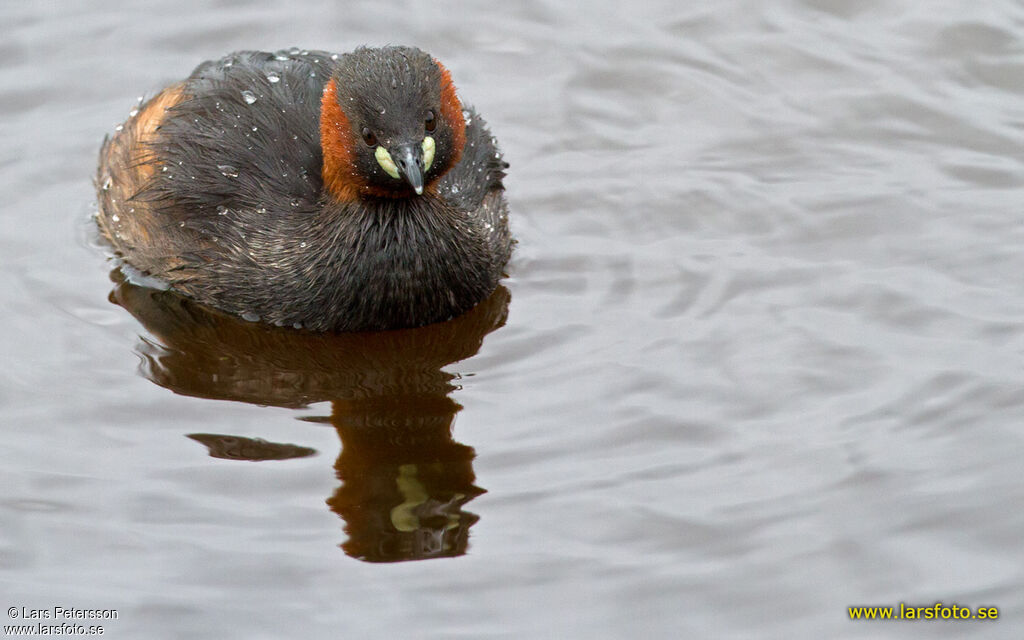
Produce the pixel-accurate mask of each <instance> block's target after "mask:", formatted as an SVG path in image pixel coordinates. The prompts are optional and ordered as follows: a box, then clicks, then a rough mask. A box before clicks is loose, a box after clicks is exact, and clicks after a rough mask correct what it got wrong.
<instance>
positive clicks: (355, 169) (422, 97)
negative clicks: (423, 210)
mask: <svg viewBox="0 0 1024 640" xmlns="http://www.w3.org/2000/svg"><path fill="white" fill-rule="evenodd" d="M465 132H466V123H465V120H464V119H463V116H462V106H461V104H460V103H459V99H458V97H457V96H456V93H455V85H454V84H452V79H451V75H450V74H449V73H448V70H447V69H445V68H444V67H443V66H442V65H441V63H439V62H437V61H436V60H434V59H433V58H431V57H430V56H429V55H427V54H426V53H424V52H422V51H420V50H419V49H415V48H410V47H383V48H380V49H370V48H360V49H356V50H355V51H354V52H352V53H349V54H345V55H343V56H341V57H340V58H339V60H338V65H337V67H336V68H335V69H334V72H333V73H332V75H331V79H330V81H329V82H328V83H327V86H326V87H324V93H323V98H322V101H321V108H320V140H321V145H322V147H323V155H324V165H323V178H324V185H325V187H326V188H327V191H328V192H329V193H330V194H331V196H332V197H334V198H335V199H336V200H340V201H351V200H355V199H357V198H360V197H392V198H406V197H416V196H419V195H422V194H423V192H424V191H429V190H431V189H432V188H433V187H434V186H435V185H436V183H437V180H438V179H439V178H440V177H441V176H442V175H444V173H445V172H447V171H448V170H449V169H451V168H452V167H453V166H454V165H455V164H456V163H457V162H458V161H459V158H460V157H461V155H462V148H463V146H464V144H465V139H466V133H465Z"/></svg>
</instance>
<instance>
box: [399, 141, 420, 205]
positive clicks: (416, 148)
mask: <svg viewBox="0 0 1024 640" xmlns="http://www.w3.org/2000/svg"><path fill="white" fill-rule="evenodd" d="M391 157H392V158H394V162H395V167H396V168H397V169H398V173H399V175H401V176H402V177H403V178H405V181H406V182H408V183H409V186H410V187H412V188H413V191H415V192H416V195H418V196H420V195H423V173H424V171H425V170H424V168H423V146H422V145H420V144H403V145H401V146H398V147H395V149H394V152H393V153H392V154H391Z"/></svg>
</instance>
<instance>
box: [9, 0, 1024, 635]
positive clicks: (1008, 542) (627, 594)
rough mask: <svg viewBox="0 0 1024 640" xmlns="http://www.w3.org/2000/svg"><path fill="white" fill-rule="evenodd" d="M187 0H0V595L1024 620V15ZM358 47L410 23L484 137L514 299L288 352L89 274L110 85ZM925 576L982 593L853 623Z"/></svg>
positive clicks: (397, 612)
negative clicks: (957, 610) (502, 164)
mask: <svg viewBox="0 0 1024 640" xmlns="http://www.w3.org/2000/svg"><path fill="white" fill-rule="evenodd" d="M191 4H192V3H164V4H160V5H154V6H152V7H149V8H148V9H146V10H145V11H142V10H139V9H138V8H136V7H135V4H134V3H112V2H102V3H100V2H95V3H66V4H65V3H60V4H58V3H52V4H49V5H43V4H42V3H38V4H34V3H21V4H17V3H8V4H6V5H4V7H3V9H0V23H2V24H3V25H4V26H3V28H2V33H3V35H4V37H3V38H2V39H0V113H2V114H3V118H2V119H0V132H2V137H3V140H4V144H3V145H2V147H0V167H2V171H0V185H2V189H3V193H4V195H5V197H4V202H3V205H2V207H3V227H2V230H0V234H2V235H0V265H2V270H0V296H2V298H0V322H2V326H3V328H4V330H3V331H2V332H0V353H2V356H3V362H4V363H5V366H4V367H3V368H2V369H0V422H2V425H3V431H4V446H3V447H2V449H0V478H2V486H3V487H4V491H3V492H2V493H3V495H2V497H0V593H2V595H3V602H2V604H4V605H5V608H6V607H10V606H18V607H21V606H25V607H51V608H52V607H53V606H54V605H61V606H65V607H102V608H114V609H117V610H118V612H119V616H120V617H119V619H118V620H117V621H110V622H108V623H107V630H106V631H107V632H106V634H105V635H106V637H115V638H119V637H124V638H129V637H131V638H142V637H145V638H178V637H197V638H198V637H202V638H206V637H209V638H214V637H216V638H235V637H247V638H281V637H328V636H330V637H364V636H367V635H370V634H375V635H379V636H382V637H398V636H404V637H436V638H451V637H466V638H476V637H512V636H518V637H580V638H582V637H588V638H592V637H601V638H604V637H609V638H612V637H664V638H669V637H672V638H676V637H695V638H700V637H706V638H714V637H791V638H846V637H850V638H854V637H865V638H866V637H871V638H887V637H906V636H914V637H951V636H969V637H985V638H1016V637H1020V634H1021V631H1022V629H1024V624H1022V623H1021V617H1022V616H1024V587H1022V584H1024V573H1022V569H1021V567H1022V564H1024V563H1022V560H1024V552H1022V544H1021V540H1022V534H1024V509H1022V506H1024V485H1022V473H1021V466H1022V463H1021V460H1022V459H1024V435H1022V419H1024V393H1022V387H1024V367H1022V362H1021V361H1022V352H1024V338H1022V328H1024V281H1022V274H1024V252H1022V251H1021V246H1022V245H1024V212H1022V205H1021V202H1022V199H1024V198H1022V195H1024V191H1022V186H1024V166H1022V157H1024V156H1022V148H1024V101H1022V97H1024V95H1022V94H1024V43H1022V34H1024V7H1022V6H1021V4H1020V3H1019V2H1013V1H1010V0H1005V1H996V0H993V1H991V2H985V3H966V2H952V1H948V2H928V3H921V2H912V1H910V0H903V1H897V0H892V1H885V2H883V1H858V2H854V1H847V2H844V1H842V0H805V1H803V2H739V1H737V2H729V1H723V2H715V3H693V6H692V7H687V6H681V4H682V3H675V2H667V3H663V4H664V6H663V7H661V8H657V9H654V8H645V9H640V8H636V7H633V8H628V9H627V8H624V7H625V6H624V5H623V6H620V3H588V4H587V5H585V7H584V6H583V5H580V6H569V5H566V4H565V3H559V2H553V1H550V0H549V1H545V2H534V3H524V4H521V5H516V6H515V7H513V6H505V7H502V8H501V9H493V8H488V9H484V8H483V7H477V6H476V5H469V4H468V3H467V4H466V5H462V4H456V3H431V4H429V5H428V4H422V5H416V6H406V5H404V4H402V3H394V4H392V3H385V4H382V3H374V4H372V5H371V4H367V5H364V6H354V7H348V6H345V3H340V2H319V3H316V2H313V3H305V4H304V5H302V6H301V7H300V6H298V5H297V4H296V3H283V2H282V3H279V4H278V5H274V6H265V7H263V8H260V9H255V8H251V7H247V6H245V5H244V4H241V3H234V2H221V3H214V5H213V6H200V3H195V4H196V6H194V7H192V6H190V5H191ZM363 43H369V44H383V43H403V44H414V45H417V46H420V47H422V48H424V49H426V50H428V51H430V52H431V53H433V54H434V55H436V56H437V57H438V58H439V59H441V60H443V61H444V62H445V64H446V65H447V66H448V67H449V68H450V69H451V70H452V73H453V76H454V78H455V80H456V82H457V84H458V85H459V87H460V90H461V94H462V96H463V97H464V98H465V99H466V100H467V101H468V102H471V103H473V104H475V105H476V106H477V107H478V108H479V109H480V111H481V112H482V113H483V114H484V115H485V116H486V117H487V119H488V120H489V122H490V123H491V125H492V128H493V130H494V132H495V134H496V135H497V137H498V139H499V140H500V142H501V144H502V146H503V148H504V149H505V151H506V154H507V157H508V159H509V161H510V162H511V164H512V168H511V170H510V173H509V177H508V180H507V187H508V195H509V200H510V202H511V204H512V215H513V227H514V231H515V233H516V235H517V236H518V238H519V245H518V247H517V252H516V255H515V257H514V259H513V263H512V265H511V267H510V272H511V277H510V278H508V280H506V282H505V284H506V287H507V289H508V292H507V294H502V295H507V298H501V299H497V300H495V301H492V302H493V304H492V305H491V306H490V307H488V308H486V309H483V310H482V311H481V314H480V315H478V316H476V317H475V319H472V318H471V319H470V320H467V321H466V322H464V323H463V324H462V325H458V326H455V327H450V328H442V329H437V330H436V331H434V330H432V331H428V332H426V333H419V334H416V335H414V336H412V337H410V338H408V339H405V338H403V339H402V340H396V341H390V340H388V339H381V340H380V341H370V342H368V343H361V342H357V343H353V342H351V341H346V340H347V339H345V338H341V339H339V340H336V341H330V342H329V343H315V344H306V343H303V344H301V345H297V344H296V343H294V342H292V341H291V338H282V339H281V340H280V341H275V340H270V341H268V342H264V341H263V340H264V338H263V337H260V336H262V334H258V335H257V334H251V333H248V332H247V331H246V330H245V329H244V328H243V329H239V328H238V327H234V328H231V327H228V328H226V329H225V328H224V327H221V326H219V325H216V324H215V323H213V324H211V323H210V321H209V319H208V318H203V317H202V315H201V314H200V313H199V312H198V311H196V310H194V309H189V308H187V307H185V308H183V307H181V306H175V304H174V303H173V301H172V302H166V301H163V302H162V299H161V298H160V297H159V296H153V295H152V294H151V292H147V291H145V290H139V289H137V288H132V287H128V286H125V285H120V284H116V283H114V282H112V281H111V278H110V277H109V273H110V265H109V263H106V262H105V261H104V257H103V252H102V250H101V249H98V248H97V247H95V246H92V244H91V240H90V235H89V233H88V223H87V218H88V216H89V214H90V212H91V208H92V206H93V204H92V203H93V195H92V186H91V183H90V181H91V176H92V171H93V168H94V163H95V154H96V150H97V148H98V145H99V142H100V140H101V139H102V137H103V136H104V135H105V134H106V133H108V132H109V131H111V130H112V128H113V127H114V126H115V125H116V124H117V123H118V122H119V121H121V120H122V119H123V118H124V117H125V116H126V114H127V112H128V110H129V109H130V108H131V106H132V104H133V103H134V100H135V97H136V96H137V95H140V94H143V93H146V94H151V93H152V92H153V91H154V90H156V89H159V88H160V87H161V86H162V85H163V84H165V83H167V82H170V81H173V80H176V79H178V78H180V77H183V76H184V75H186V74H187V73H188V72H189V71H190V70H191V69H192V67H193V66H194V65H195V64H196V63H198V62H199V61H201V60H204V59H208V58H211V57H217V56H220V55H222V54H223V53H225V52H228V51H231V50H235V49H241V48H267V49H276V48H281V47H289V46H292V45H298V46H303V47H318V48H325V49H332V50H336V51H346V50H349V49H351V48H353V47H355V46H356V45H359V44H363ZM115 279H116V278H115ZM108 296H112V297H113V298H114V299H115V300H117V302H118V304H111V302H109V301H108ZM506 304H507V308H506V307H505V305H506ZM161 305H163V306H161ZM130 312H131V313H130ZM506 313H507V317H505V314H506ZM133 314H135V315H133ZM137 318H138V319H137ZM204 323H205V324H204ZM447 331H452V332H455V333H452V334H448V333H445V332H447ZM225 332H226V333H225ZM225 336H228V337H225ZM481 341H482V346H479V345H480V344H481ZM436 345H444V346H445V347H444V348H443V349H440V350H434V346H436ZM478 346H479V350H478V351H477V347H478ZM474 353H475V355H473V354H474ZM324 354H326V355H324ZM396 354H398V355H396ZM410 354H411V355H410ZM306 356H308V357H306ZM449 363H453V364H449ZM396 398H398V400H395V399H396ZM456 403H457V404H456ZM261 405H267V406H261ZM459 405H461V407H462V408H461V410H460V409H459ZM453 419H455V423H454V427H451V429H450V430H449V426H450V424H451V421H452V420H453ZM396 424H399V425H405V426H404V427H402V428H403V429H404V428H406V427H408V429H409V430H408V431H402V432H401V435H402V437H406V436H408V437H409V438H412V440H405V441H402V442H398V440H399V439H400V438H397V437H396V438H394V439H393V440H394V442H392V443H391V444H390V445H387V446H385V445H381V444H380V443H379V442H376V441H374V440H373V439H372V438H370V439H365V438H364V439H362V440H361V439H359V438H360V437H359V436H358V434H364V435H365V434H366V432H367V430H368V429H371V428H373V427H374V425H378V426H379V425H384V427H383V428H382V429H381V430H382V431H385V432H386V431H387V430H388V429H389V428H397V427H395V426H394V425H396ZM410 425H411V426H410ZM346 430H349V431H346ZM353 434H357V435H353ZM410 434H411V435H410ZM417 434H418V435H417ZM424 434H425V435H424ZM186 436H189V437H186ZM417 437H422V438H423V439H424V440H423V441H422V442H421V441H419V440H415V438H417ZM263 441H266V442H263ZM340 442H344V443H345V446H344V448H342V446H341V445H340ZM396 443H397V444H396ZM392 445H393V446H392ZM388 447H392V448H388ZM311 450H312V451H311ZM423 451H426V452H428V453H429V455H428V453H424V454H423V456H425V457H423V459H421V460H416V461H410V459H408V458H409V456H413V457H415V455H419V453H417V452H423ZM311 453H312V455H311ZM474 453H475V458H474V457H473V456H474ZM211 455H212V456H213V457H211ZM403 456H405V457H403ZM235 458H247V459H245V460H239V459H235ZM428 458H429V460H428ZM250 460H258V461H250ZM430 465H434V466H430ZM416 474H419V475H416ZM424 492H426V494H430V497H431V499H433V500H434V502H432V503H430V504H432V505H433V507H432V508H434V513H433V515H431V516H430V518H433V520H430V518H428V517H427V515H425V514H424V513H421V512H416V513H417V514H419V515H415V514H412V512H411V511H409V509H412V508H413V507H415V505H420V506H422V505H424V504H427V502H424V500H426V498H425V497H424V495H425V494H424ZM421 494H424V495H421ZM403 500H404V502H403ZM382 505H383V506H382ZM396 505H397V506H396ZM410 505H412V507H410ZM375 509H376V511H375ZM394 509H398V510H397V511H395V510H394ZM382 514H383V515H382ZM388 514H390V516H389V515H388ZM410 514H412V515H410ZM414 515H415V517H417V518H421V520H422V521H423V523H427V522H428V520H429V521H430V522H433V524H429V525H428V524H423V526H422V527H421V528H420V529H419V530H416V531H412V530H413V529H414V528H415V527H412V526H411V525H409V526H407V527H406V529H402V526H406V525H408V523H409V522H410V520H409V518H413V516H414ZM388 517H390V518H391V520H390V522H391V524H388V521H387V520H388ZM374 518H377V519H374ZM380 518H383V520H381V519H380ZM381 522H383V524H381ZM392 525H394V526H395V527H397V528H398V529H397V531H399V532H401V531H406V533H408V531H412V534H410V535H412V536H415V535H420V534H421V533H422V532H424V531H425V532H426V534H423V535H425V536H426V537H421V538H416V539H415V540H414V539H413V537H410V535H405V536H404V537H403V535H404V534H401V533H395V531H391V530H389V531H391V532H390V533H388V534H387V535H384V533H382V531H384V529H386V528H387V527H389V526H392ZM380 527H384V529H381V528H380ZM388 536H391V537H388ZM431 536H433V537H431ZM396 540H397V541H398V542H395V541H396ZM410 540H411V541H412V542H411V543H410ZM364 542H365V543H366V544H365V545H364V546H362V547H361V546H360V544H363V543H364ZM409 544H412V545H413V546H411V547H410V546H408V545H409ZM438 544H439V545H440V546H431V545H438ZM388 545H392V546H388ZM394 545H397V546H394ZM402 545H405V546H402ZM416 545H419V546H416ZM439 549H443V550H447V551H446V552H438V550H439ZM372 553H381V554H384V555H387V554H389V553H390V554H391V555H390V556H389V557H388V558H386V559H389V560H402V559H409V558H411V557H426V556H430V555H440V556H456V557H437V558H432V559H427V560H422V561H405V562H400V561H399V562H394V561H393V562H387V563H382V562H376V561H369V560H372V559H373V558H370V557H369V555H372ZM417 553H418V554H419V555H418V556H417ZM360 558H361V559H360ZM376 559H377V560H380V559H385V558H383V557H379V558H376ZM937 601H941V602H944V603H950V604H952V603H958V604H961V605H967V606H972V607H978V606H997V607H999V610H1000V620H999V621H997V622H961V623H941V622H900V623H878V622H876V623H870V624H869V623H865V622H852V621H850V620H849V619H848V615H847V606H848V605H855V604H880V605H893V604H897V603H899V602H906V603H910V604H933V603H935V602H937ZM10 622H11V620H9V619H6V618H5V619H4V624H8V623H10Z"/></svg>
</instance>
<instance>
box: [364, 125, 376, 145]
mask: <svg viewBox="0 0 1024 640" xmlns="http://www.w3.org/2000/svg"><path fill="white" fill-rule="evenodd" d="M363 142H365V143H366V146H368V147H376V146H377V136H375V135H373V132H372V131H370V128H369V127H363Z"/></svg>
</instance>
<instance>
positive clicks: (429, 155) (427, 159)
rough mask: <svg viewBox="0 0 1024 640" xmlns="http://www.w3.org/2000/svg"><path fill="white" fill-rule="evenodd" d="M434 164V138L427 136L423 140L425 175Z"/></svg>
mask: <svg viewBox="0 0 1024 640" xmlns="http://www.w3.org/2000/svg"><path fill="white" fill-rule="evenodd" d="M432 164H434V138H433V137H431V136H426V137H424V138H423V173H426V172H427V171H430V165H432Z"/></svg>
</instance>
